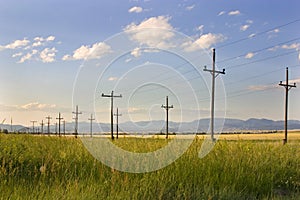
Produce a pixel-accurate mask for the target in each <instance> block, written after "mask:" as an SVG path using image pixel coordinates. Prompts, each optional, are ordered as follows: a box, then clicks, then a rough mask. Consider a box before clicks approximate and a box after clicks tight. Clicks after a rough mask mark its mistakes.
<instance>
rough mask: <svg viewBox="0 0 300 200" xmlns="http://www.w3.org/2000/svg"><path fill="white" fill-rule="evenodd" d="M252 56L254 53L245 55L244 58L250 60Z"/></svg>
mask: <svg viewBox="0 0 300 200" xmlns="http://www.w3.org/2000/svg"><path fill="white" fill-rule="evenodd" d="M254 55H255V54H254V53H252V52H249V53H247V54H246V55H245V58H247V59H250V58H253V56H254Z"/></svg>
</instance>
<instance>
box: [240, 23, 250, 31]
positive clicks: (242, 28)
mask: <svg viewBox="0 0 300 200" xmlns="http://www.w3.org/2000/svg"><path fill="white" fill-rule="evenodd" d="M249 27H250V25H249V24H245V25H242V26H241V27H240V30H241V31H246V30H247V29H248V28H249Z"/></svg>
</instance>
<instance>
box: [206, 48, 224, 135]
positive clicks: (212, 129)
mask: <svg viewBox="0 0 300 200" xmlns="http://www.w3.org/2000/svg"><path fill="white" fill-rule="evenodd" d="M215 61H216V51H215V49H213V63H212V67H213V68H212V69H207V68H206V66H204V69H203V71H206V72H210V73H211V75H212V84H211V111H210V112H211V119H210V132H211V140H212V141H215V140H216V139H215V138H214V118H215V116H214V115H215V81H216V80H215V79H216V78H217V76H218V75H219V74H225V69H223V71H216V70H215Z"/></svg>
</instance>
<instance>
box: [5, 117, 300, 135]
mask: <svg viewBox="0 0 300 200" xmlns="http://www.w3.org/2000/svg"><path fill="white" fill-rule="evenodd" d="M223 122H224V126H223V129H221V128H222V124H223ZM209 124H210V119H208V118H206V119H200V120H194V121H192V122H182V123H179V122H172V121H170V122H169V132H180V133H183V132H185V133H194V132H207V131H208V129H209ZM115 125H116V124H114V129H115V130H116V126H115ZM74 127H75V123H74V122H72V123H66V127H65V130H66V132H73V131H74ZM0 128H1V129H7V130H8V131H10V130H11V126H10V125H9V124H2V125H0ZM288 128H289V129H300V121H299V120H289V122H288ZM40 129H41V128H40V127H35V130H36V131H37V130H39V131H41V130H40ZM283 129H284V121H282V120H279V121H274V120H270V119H256V118H250V119H248V120H240V119H229V118H228V119H225V121H224V119H218V118H217V119H215V130H216V131H218V130H222V131H223V132H233V131H239V130H283ZM12 130H13V131H15V132H18V131H20V132H25V131H32V126H30V127H24V126H22V125H13V126H12ZM63 130H64V129H63V125H61V132H63ZM50 131H51V132H52V133H53V132H55V126H54V125H51V126H50ZM57 131H58V130H57ZM78 131H79V132H84V133H89V132H90V123H89V122H80V123H79V130H78ZM119 131H120V132H128V133H159V132H165V121H164V120H156V121H139V122H130V121H128V122H123V123H120V124H119ZM44 132H47V126H44ZM93 132H110V124H109V123H98V124H97V123H93Z"/></svg>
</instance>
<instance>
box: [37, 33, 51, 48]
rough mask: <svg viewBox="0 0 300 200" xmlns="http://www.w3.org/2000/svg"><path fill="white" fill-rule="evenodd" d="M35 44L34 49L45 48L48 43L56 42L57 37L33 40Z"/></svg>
mask: <svg viewBox="0 0 300 200" xmlns="http://www.w3.org/2000/svg"><path fill="white" fill-rule="evenodd" d="M33 40H34V41H35V42H34V43H33V44H32V46H33V47H38V46H44V45H45V44H46V43H47V42H52V41H54V40H55V37H54V36H52V35H50V36H48V37H47V38H43V37H35V38H34V39H33Z"/></svg>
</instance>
